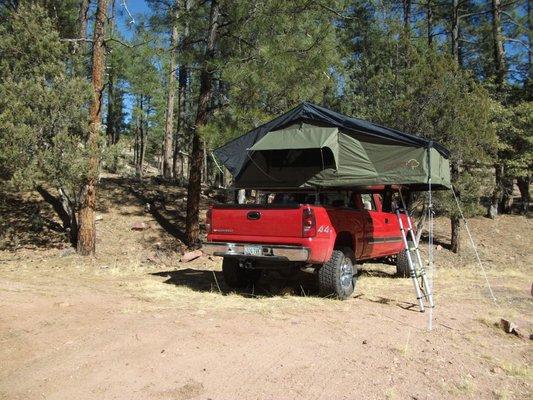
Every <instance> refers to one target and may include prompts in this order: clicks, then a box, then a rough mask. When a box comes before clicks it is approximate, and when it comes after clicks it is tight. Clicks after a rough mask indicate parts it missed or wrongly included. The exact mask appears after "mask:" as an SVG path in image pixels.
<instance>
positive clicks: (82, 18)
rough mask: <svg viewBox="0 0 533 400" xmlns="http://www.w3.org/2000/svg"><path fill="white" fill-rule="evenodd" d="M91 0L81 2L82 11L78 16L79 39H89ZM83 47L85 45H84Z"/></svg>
mask: <svg viewBox="0 0 533 400" xmlns="http://www.w3.org/2000/svg"><path fill="white" fill-rule="evenodd" d="M88 14H89V0H81V1H80V10H79V14H78V28H79V31H78V38H80V39H85V38H86V37H87V20H88V19H89V15H88ZM82 45H84V44H83V43H82Z"/></svg>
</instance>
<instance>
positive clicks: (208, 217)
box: [205, 209, 213, 233]
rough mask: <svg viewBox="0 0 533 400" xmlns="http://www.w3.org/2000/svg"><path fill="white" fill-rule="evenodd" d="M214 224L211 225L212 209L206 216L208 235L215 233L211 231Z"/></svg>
mask: <svg viewBox="0 0 533 400" xmlns="http://www.w3.org/2000/svg"><path fill="white" fill-rule="evenodd" d="M212 226H213V225H212V224H211V209H209V210H207V213H206V215H205V230H206V232H207V233H213V232H212V231H211V229H212Z"/></svg>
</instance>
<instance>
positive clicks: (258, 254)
mask: <svg viewBox="0 0 533 400" xmlns="http://www.w3.org/2000/svg"><path fill="white" fill-rule="evenodd" d="M396 194H397V193H395V191H394V190H393V189H391V188H390V187H388V188H385V187H375V188H367V189H366V190H349V189H346V190H332V191H323V192H277V193H264V194H263V195H262V196H259V197H260V198H262V199H263V202H262V204H236V205H225V204H224V205H214V206H212V207H211V208H210V209H209V210H208V213H207V221H206V226H207V231H208V232H207V242H206V243H204V245H203V251H204V252H205V253H207V254H212V255H214V256H220V257H223V258H224V260H223V266H222V269H223V275H224V278H225V280H226V283H227V284H228V286H230V287H234V288H238V287H243V286H246V285H250V284H253V283H255V282H256V281H257V280H258V279H259V277H260V276H261V271H262V270H264V269H291V268H295V267H296V268H303V267H306V268H309V267H310V268H312V269H313V270H314V271H315V273H316V274H317V277H318V285H319V289H320V292H321V294H323V295H326V296H329V295H333V296H336V297H337V298H340V299H344V298H347V297H349V296H350V295H351V294H352V293H353V290H354V287H355V280H356V262H358V261H359V262H360V261H364V260H369V259H375V258H384V257H389V256H396V255H397V254H399V253H401V252H402V251H403V250H404V245H403V242H402V237H401V232H400V227H399V222H398V218H397V215H396V214H395V213H394V212H393V210H394V209H395V201H396V200H395V197H396ZM404 217H405V216H402V218H404Z"/></svg>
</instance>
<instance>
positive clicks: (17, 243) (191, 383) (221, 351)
mask: <svg viewBox="0 0 533 400" xmlns="http://www.w3.org/2000/svg"><path fill="white" fill-rule="evenodd" d="M99 196H100V203H99V204H100V209H99V213H98V214H99V218H98V219H99V221H98V222H97V229H98V243H97V246H98V255H97V257H95V258H81V257H78V256H77V255H76V254H73V253H72V252H71V251H70V250H69V249H68V246H67V245H66V244H65V242H64V239H63V236H62V235H61V234H60V233H58V232H55V230H57V229H55V228H57V227H56V226H55V225H54V220H53V219H52V217H51V215H52V214H51V212H50V210H49V209H48V208H47V206H45V205H43V204H42V203H41V202H40V200H39V198H38V197H36V196H25V197H24V198H19V197H16V196H8V195H7V194H5V193H4V194H2V195H1V196H0V216H1V219H0V229H1V231H0V249H1V250H0V399H6V400H7V399H9V400H15V399H128V400H129V399H171V400H180V399H449V398H464V399H469V398H475V399H478V398H482V399H526V398H533V390H532V384H533V382H532V379H533V370H532V366H531V361H532V359H533V357H532V355H533V354H532V348H531V341H530V340H529V335H530V334H532V333H533V313H532V311H533V308H532V304H533V299H532V293H531V290H532V282H533V256H532V254H531V248H532V237H531V232H532V229H531V228H532V224H533V222H532V220H531V219H527V218H525V217H522V216H502V217H499V218H498V219H497V220H495V221H492V220H489V219H485V218H479V219H472V220H471V221H470V226H471V229H472V232H473V235H474V237H475V238H476V240H477V243H478V246H479V250H480V255H481V258H482V259H483V261H484V263H485V266H486V269H487V278H488V281H489V282H490V284H491V286H492V289H493V290H494V293H495V296H496V299H497V301H496V303H494V302H493V301H492V300H491V298H490V296H489V293H488V289H487V285H486V283H485V280H484V277H483V275H482V274H481V273H480V270H479V267H478V266H477V264H476V261H475V258H474V255H473V253H472V251H471V250H470V249H469V248H467V242H466V241H464V243H463V244H464V252H463V254H462V256H461V257H458V256H455V255H453V254H452V253H450V252H449V251H448V250H446V249H445V248H442V249H441V247H440V246H439V249H438V250H437V249H436V250H435V265H436V278H435V293H436V302H437V308H436V309H435V310H434V320H433V330H432V331H431V332H428V331H427V327H428V315H429V313H428V312H426V313H420V312H418V311H417V307H416V306H415V305H414V304H413V300H414V293H413V290H412V286H411V283H410V281H409V280H408V279H400V278H396V277H394V267H393V266H391V265H386V264H378V263H365V264H363V265H360V266H359V269H360V272H359V277H358V281H357V287H356V293H355V295H354V297H353V298H351V299H349V300H347V301H344V302H341V301H336V300H331V299H323V298H318V297H316V296H315V295H314V292H313V285H312V284H311V283H312V279H311V278H312V277H310V276H305V278H306V279H302V280H301V281H300V280H298V281H284V280H283V279H281V278H279V277H278V278H276V277H267V278H265V279H264V282H263V283H262V284H261V287H258V288H254V291H253V292H246V293H230V292H229V290H228V289H227V287H225V285H224V283H223V280H222V276H221V272H220V269H221V266H220V261H219V260H217V259H208V258H206V257H201V258H199V259H196V260H194V261H192V262H189V263H181V262H179V261H178V259H179V256H180V254H179V251H180V246H179V237H180V235H181V230H180V229H181V224H182V222H183V216H184V214H183V210H184V207H183V206H184V200H183V190H179V189H175V188H171V187H169V186H165V185H144V186H141V185H137V186H136V185H135V184H133V183H132V182H129V181H127V180H121V179H118V178H107V179H104V180H103V181H102V185H101V189H100V192H99ZM146 203H150V204H151V205H150V207H147V206H146ZM148 208H149V212H147V211H148ZM135 222H145V223H146V224H147V226H148V229H146V230H143V231H132V230H131V227H132V224H134V223H135ZM54 229H55V230H54ZM447 229H448V224H447V222H446V220H444V219H438V220H437V239H438V243H441V242H442V243H441V244H442V245H443V246H445V245H446V243H447V240H448V239H447V238H448V231H447ZM464 238H466V235H464ZM424 255H425V253H424ZM300 283H301V284H300ZM500 318H507V319H509V320H511V321H513V322H515V323H516V324H518V326H519V328H520V331H521V333H522V335H523V336H522V337H517V336H515V335H511V334H506V333H504V332H503V330H502V329H501V328H500V327H498V323H499V321H500Z"/></svg>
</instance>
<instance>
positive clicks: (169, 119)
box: [163, 1, 179, 179]
mask: <svg viewBox="0 0 533 400" xmlns="http://www.w3.org/2000/svg"><path fill="white" fill-rule="evenodd" d="M172 13H173V15H172V33H171V37H170V47H171V49H170V61H169V71H168V85H167V91H168V92H167V112H166V120H165V139H164V142H163V178H165V179H171V178H172V150H173V149H172V136H173V135H174V98H175V95H176V93H175V91H176V88H175V86H176V67H177V62H176V60H177V57H178V36H179V35H178V18H179V6H178V1H176V2H175V4H174V7H173V10H172Z"/></svg>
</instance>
